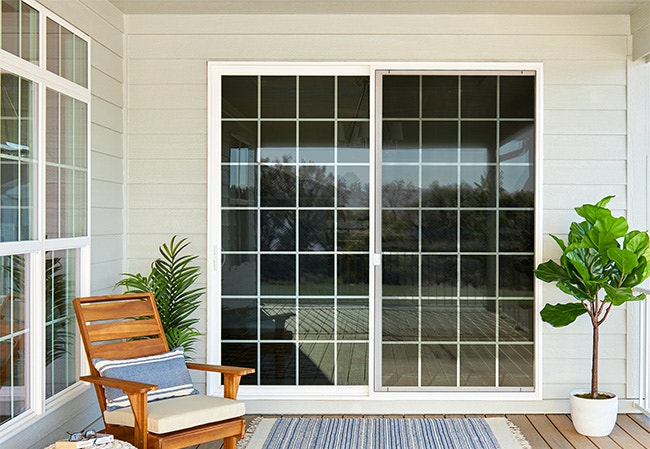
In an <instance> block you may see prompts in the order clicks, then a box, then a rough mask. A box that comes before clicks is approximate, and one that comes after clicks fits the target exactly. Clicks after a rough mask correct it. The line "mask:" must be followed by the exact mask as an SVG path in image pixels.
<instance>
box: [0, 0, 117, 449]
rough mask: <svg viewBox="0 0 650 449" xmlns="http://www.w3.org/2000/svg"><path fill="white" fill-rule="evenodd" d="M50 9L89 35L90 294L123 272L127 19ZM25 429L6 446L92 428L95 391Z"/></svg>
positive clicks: (66, 1)
mask: <svg viewBox="0 0 650 449" xmlns="http://www.w3.org/2000/svg"><path fill="white" fill-rule="evenodd" d="M40 3H41V4H42V5H43V6H45V7H47V8H48V9H49V10H50V11H52V12H53V13H55V14H57V15H58V16H59V17H61V18H63V19H64V20H66V21H67V22H69V23H70V24H71V25H73V26H75V27H76V28H78V29H80V30H81V31H83V32H84V33H86V34H87V35H88V36H89V37H90V38H91V42H90V58H91V59H90V63H91V67H90V86H91V94H92V99H91V117H90V121H91V129H90V132H91V142H90V144H91V160H90V170H91V192H92V194H91V211H90V213H91V230H90V235H91V248H92V249H91V252H92V253H91V278H90V289H89V290H90V292H91V293H92V294H104V293H110V292H112V291H113V284H114V283H115V281H116V280H117V279H118V278H119V273H121V272H122V271H123V267H122V264H123V260H124V254H123V239H124V225H123V223H124V219H123V215H124V201H123V197H124V194H123V187H124V174H123V173H124V168H123V164H124V144H123V135H124V132H123V130H124V119H123V118H124V113H125V112H124V101H123V98H124V92H123V82H124V72H123V68H124V64H123V60H124V45H123V32H124V19H123V15H122V14H121V13H120V12H119V11H118V10H117V9H116V8H115V7H113V6H112V5H111V4H110V3H108V2H103V1H102V2H98V1H96V0H40ZM80 391H81V394H79V395H77V396H76V397H75V399H74V400H72V401H70V395H64V396H63V397H62V398H61V399H60V400H58V401H57V402H56V403H54V404H52V405H51V407H49V408H48V411H47V412H46V414H45V415H44V416H43V417H41V418H40V419H38V420H37V421H35V422H30V423H28V424H25V430H23V431H22V432H18V433H16V434H15V435H14V436H12V437H11V438H10V439H9V440H7V441H5V442H3V443H2V447H7V448H33V449H40V448H43V447H45V446H47V445H49V444H51V443H52V442H53V441H55V440H56V439H60V438H61V437H63V436H65V432H66V431H70V432H72V431H78V430H79V429H83V428H86V427H88V425H89V424H91V423H92V421H93V420H96V419H98V417H99V407H98V405H97V399H96V397H95V392H94V390H93V389H91V388H90V387H86V388H82V389H75V390H74V391H73V392H72V393H71V394H72V395H76V394H78V393H79V392H80Z"/></svg>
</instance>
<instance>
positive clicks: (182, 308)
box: [115, 235, 205, 354]
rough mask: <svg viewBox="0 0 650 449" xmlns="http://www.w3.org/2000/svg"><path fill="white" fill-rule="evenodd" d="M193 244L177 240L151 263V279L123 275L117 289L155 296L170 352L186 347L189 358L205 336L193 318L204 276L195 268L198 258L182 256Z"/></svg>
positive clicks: (162, 249)
mask: <svg viewBox="0 0 650 449" xmlns="http://www.w3.org/2000/svg"><path fill="white" fill-rule="evenodd" d="M189 244H190V242H189V241H188V240H187V239H186V238H180V239H179V238H178V236H176V235H175V236H173V237H172V238H171V241H170V242H169V244H166V243H165V244H163V245H161V246H160V247H159V248H158V251H159V252H160V257H159V258H158V259H156V260H154V261H153V262H152V263H151V271H150V272H149V274H148V275H147V276H144V275H142V274H140V273H135V274H134V273H122V276H123V278H122V279H121V280H119V281H118V282H117V283H116V284H115V285H116V286H122V287H125V291H126V293H143V292H151V293H153V296H154V299H155V300H156V306H157V308H158V313H159V314H160V319H161V321H162V324H163V329H164V330H165V336H166V337H167V343H168V344H169V347H170V348H178V347H182V348H183V349H184V351H185V354H187V353H190V352H194V344H195V343H196V341H197V340H198V337H199V336H200V335H201V333H200V332H199V331H198V329H197V328H196V324H197V323H198V321H199V320H198V318H194V317H192V314H193V313H194V311H195V310H196V309H197V308H198V307H199V305H200V304H201V300H200V299H201V295H203V293H204V292H205V288H203V287H196V286H195V285H194V283H195V282H196V280H197V279H198V277H199V275H200V269H199V267H198V266H196V265H193V262H194V260H196V259H197V258H198V256H197V255H191V254H181V253H182V252H183V250H184V249H185V248H186V247H187V246H188V245H189Z"/></svg>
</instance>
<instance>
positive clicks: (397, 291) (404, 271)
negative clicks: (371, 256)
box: [382, 255, 418, 297]
mask: <svg viewBox="0 0 650 449" xmlns="http://www.w3.org/2000/svg"><path fill="white" fill-rule="evenodd" d="M382 283H383V286H382V291H383V293H384V297H387V296H416V295H417V294H418V256H390V255H384V256H383V257H382Z"/></svg>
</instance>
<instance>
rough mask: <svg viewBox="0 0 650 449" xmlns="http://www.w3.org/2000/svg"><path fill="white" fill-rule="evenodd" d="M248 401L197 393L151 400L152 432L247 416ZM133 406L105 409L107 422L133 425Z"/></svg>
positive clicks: (169, 430) (150, 420)
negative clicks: (245, 402)
mask: <svg viewBox="0 0 650 449" xmlns="http://www.w3.org/2000/svg"><path fill="white" fill-rule="evenodd" d="M245 413H246V408H245V406H244V403H243V402H241V401H235V400H233V399H224V398H220V397H214V396H205V395H201V394H196V395H192V396H183V397H179V398H170V399H163V400H160V401H153V402H149V424H148V427H149V432H151V433H167V432H173V431H175V430H180V429H187V428H189V427H194V426H200V425H201V424H207V423H212V422H216V421H223V420H225V419H230V418H236V417H238V416H243V415H244V414H245ZM134 421H135V420H134V418H133V412H132V411H131V407H124V408H119V409H117V410H113V411H110V412H109V411H105V412H104V422H105V423H106V424H114V425H118V426H128V427H133V423H134Z"/></svg>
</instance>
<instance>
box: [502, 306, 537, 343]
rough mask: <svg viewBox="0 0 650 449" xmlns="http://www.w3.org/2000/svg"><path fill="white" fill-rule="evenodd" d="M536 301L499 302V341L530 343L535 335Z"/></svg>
mask: <svg viewBox="0 0 650 449" xmlns="http://www.w3.org/2000/svg"><path fill="white" fill-rule="evenodd" d="M534 327H535V301H533V300H532V299H529V300H525V301H514V300H510V301H499V341H530V342H532V341H533V339H534V337H535V335H534V333H535V329H534Z"/></svg>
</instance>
